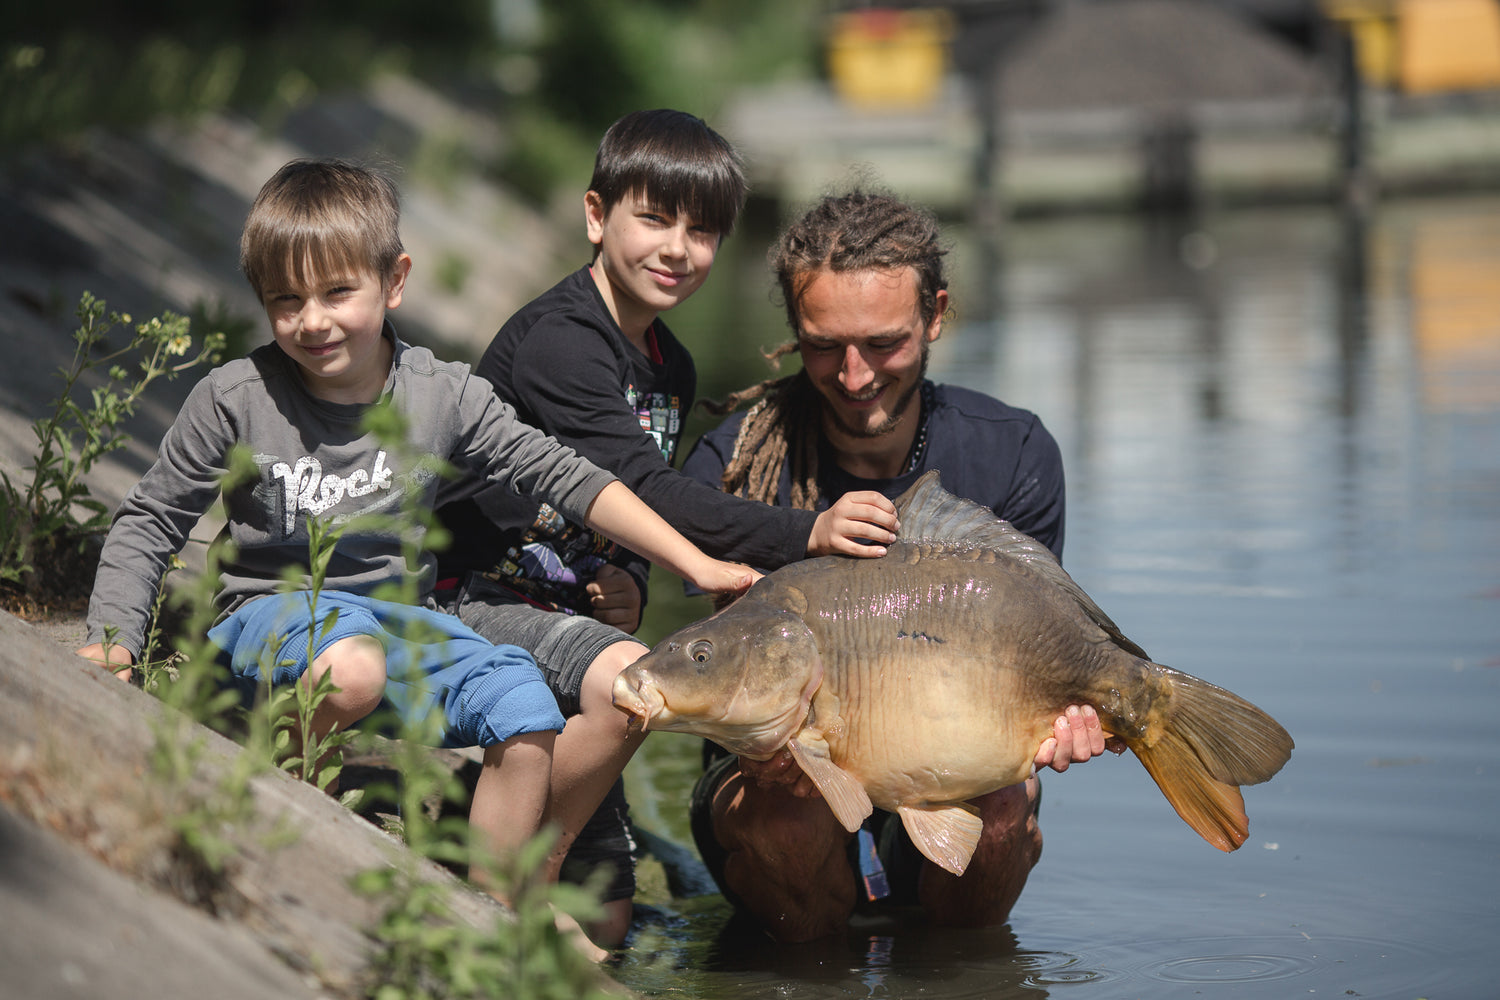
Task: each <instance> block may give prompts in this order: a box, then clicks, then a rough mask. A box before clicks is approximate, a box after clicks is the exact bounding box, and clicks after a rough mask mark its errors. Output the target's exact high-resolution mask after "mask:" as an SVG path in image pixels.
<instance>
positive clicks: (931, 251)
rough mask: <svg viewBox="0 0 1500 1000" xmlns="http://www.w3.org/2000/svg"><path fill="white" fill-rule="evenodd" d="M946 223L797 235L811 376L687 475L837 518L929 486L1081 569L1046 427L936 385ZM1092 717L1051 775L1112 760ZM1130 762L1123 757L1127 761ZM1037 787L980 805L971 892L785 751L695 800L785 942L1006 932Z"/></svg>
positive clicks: (854, 224) (728, 883)
mask: <svg viewBox="0 0 1500 1000" xmlns="http://www.w3.org/2000/svg"><path fill="white" fill-rule="evenodd" d="M945 252H946V251H945V250H944V249H943V247H942V246H941V243H940V240H939V232H938V227H937V223H936V221H935V220H934V219H933V217H932V216H931V215H930V214H929V213H927V212H924V211H921V210H919V209H916V208H914V207H912V206H910V205H907V204H905V203H903V202H901V201H899V200H897V199H895V198H892V197H889V196H886V195H882V194H872V193H866V192H859V191H856V192H853V193H850V194H846V195H843V196H838V197H833V196H830V197H827V198H824V199H823V200H822V201H821V202H819V203H818V204H817V205H815V206H814V207H813V208H812V209H811V210H810V211H809V212H807V214H806V215H804V216H803V217H802V218H801V219H800V220H799V221H797V222H796V223H794V224H793V225H792V226H791V227H790V228H788V229H787V230H786V231H785V232H784V233H783V234H782V237H781V239H780V240H779V241H778V243H777V245H776V246H775V247H774V248H773V249H772V251H771V255H770V262H771V266H772V268H773V270H774V271H775V272H776V276H777V280H778V282H779V285H780V291H781V294H782V296H783V298H784V300H785V305H786V314H787V322H788V324H789V325H790V326H791V329H792V332H793V333H794V334H795V336H796V339H795V340H794V341H792V342H791V343H789V344H787V345H784V346H783V347H782V348H779V349H778V350H777V351H776V352H774V353H773V361H774V360H775V359H776V358H779V357H780V356H782V355H785V354H789V353H791V352H793V351H796V352H798V353H800V354H801V356H802V370H801V371H800V372H798V373H797V374H795V375H790V376H786V377H783V378H778V379H773V380H770V381H767V382H763V383H761V384H759V385H756V386H752V387H751V388H750V389H747V390H745V391H743V392H740V393H737V394H735V395H734V396H731V397H730V400H729V401H728V402H727V404H726V407H725V408H726V409H732V408H733V407H735V406H737V405H739V404H741V403H744V402H747V401H750V400H756V402H755V404H754V405H753V406H752V407H751V408H750V409H749V411H748V412H745V413H737V414H733V415H731V416H730V417H729V418H728V419H727V420H726V421H725V422H724V423H723V424H722V425H721V426H720V427H718V428H716V429H715V430H713V431H711V432H709V433H708V434H706V435H705V436H704V437H703V438H702V439H701V440H700V441H699V443H698V445H697V447H696V448H695V450H694V451H693V453H692V454H691V455H690V456H689V457H688V459H687V461H686V463H684V466H683V471H684V472H685V473H686V474H688V475H690V476H692V477H694V478H696V479H699V480H701V481H703V482H706V483H710V484H713V485H717V486H719V487H720V488H721V489H723V490H725V491H726V492H728V493H733V494H737V495H739V496H744V497H749V498H751V499H756V500H761V501H764V502H766V503H770V504H775V505H778V506H783V507H800V508H804V509H807V510H819V509H822V508H824V507H826V506H827V505H828V502H829V498H830V497H835V498H836V497H839V496H840V495H842V494H844V493H847V492H849V491H851V490H873V491H876V492H879V493H882V494H884V495H885V496H887V497H890V498H894V497H896V496H899V495H900V494H901V492H902V491H904V490H905V489H906V488H907V487H908V486H910V485H911V484H912V483H914V482H915V481H916V480H917V479H918V478H919V477H920V476H921V475H922V474H923V473H924V472H926V471H928V470H929V469H940V470H941V473H942V480H943V486H944V488H946V489H947V490H949V491H950V492H952V493H955V494H958V495H959V496H964V497H968V498H969V499H971V500H974V501H976V502H979V503H982V504H984V505H986V506H988V507H990V508H992V509H993V510H994V512H995V513H996V515H997V516H999V517H1001V518H1003V519H1005V520H1007V521H1009V522H1010V523H1011V524H1013V525H1015V526H1016V527H1017V528H1018V529H1020V530H1021V531H1024V532H1026V533H1027V534H1029V535H1031V536H1033V537H1034V538H1036V539H1037V540H1038V541H1040V542H1041V543H1042V544H1044V545H1046V546H1047V547H1048V548H1049V549H1051V550H1052V552H1053V553H1054V554H1056V555H1058V557H1059V558H1061V555H1062V541H1063V470H1062V457H1061V454H1060V453H1059V451H1058V447H1057V443H1056V442H1055V441H1054V440H1053V438H1052V435H1051V434H1049V433H1048V432H1047V429H1046V428H1045V427H1043V426H1042V423H1041V421H1040V420H1039V419H1037V417H1036V415H1035V414H1032V413H1029V412H1027V411H1025V410H1021V409H1017V408H1015V407H1013V406H1008V405H1006V404H1005V403H1002V402H1000V401H999V400H997V399H992V398H990V397H988V396H985V395H983V394H981V393H977V392H972V391H969V390H967V389H962V388H959V387H956V386H948V385H937V384H934V383H933V382H931V381H928V380H927V378H926V371H927V356H928V351H929V349H930V346H931V344H932V343H933V341H935V340H937V339H938V336H939V334H940V333H941V331H942V323H943V317H944V315H945V314H946V312H947V310H948V289H947V280H946V278H945V277H944V274H943V256H944V253H945ZM1105 745H1106V739H1105V737H1104V734H1103V732H1102V730H1101V729H1100V725H1099V719H1098V716H1097V715H1096V714H1095V713H1094V710H1093V708H1092V707H1089V706H1071V707H1069V708H1068V709H1067V711H1066V712H1065V714H1064V715H1062V716H1060V717H1059V718H1058V719H1057V720H1056V722H1055V724H1054V727H1053V736H1052V737H1051V738H1049V739H1048V740H1047V741H1045V742H1044V743H1043V744H1042V746H1041V747H1040V748H1039V750H1038V752H1037V756H1036V763H1037V765H1038V766H1039V767H1046V766H1051V767H1052V768H1053V769H1054V770H1058V771H1063V770H1066V769H1067V767H1068V765H1069V764H1070V763H1073V762H1081V761H1086V760H1089V759H1090V758H1092V757H1093V756H1095V755H1097V754H1099V753H1101V752H1103V750H1104V749H1105ZM1111 749H1114V747H1113V746H1111ZM1040 796H1041V786H1040V784H1039V783H1038V781H1037V779H1036V776H1035V775H1033V776H1032V777H1031V779H1030V780H1028V781H1026V782H1025V783H1024V784H1021V785H1016V786H1012V787H1010V788H1004V789H1000V790H999V791H996V792H992V793H990V794H988V795H985V796H983V797H981V798H980V799H977V800H975V805H977V806H978V807H979V809H980V815H981V817H982V818H983V820H984V832H983V834H982V836H981V839H980V844H979V848H978V850H977V851H976V852H975V854H974V858H973V860H972V861H971V862H970V864H969V868H968V871H967V874H966V875H965V876H964V877H963V878H962V879H959V878H956V877H955V876H953V875H950V874H948V873H947V872H944V871H942V870H941V869H940V868H938V867H937V866H936V865H934V864H932V863H931V862H930V861H928V860H926V859H925V858H924V857H922V856H921V854H920V853H918V852H917V849H916V847H915V846H914V845H913V844H912V843H911V841H910V840H909V839H908V838H907V837H906V834H905V831H904V829H903V828H902V824H901V822H900V820H899V819H898V818H896V817H894V816H893V814H891V813H886V812H882V811H877V812H876V813H875V815H874V816H872V817H871V818H870V819H869V820H867V821H866V824H865V826H864V828H862V829H861V830H860V831H859V833H858V835H851V834H849V833H847V832H846V831H845V830H844V829H843V827H842V826H841V825H840V824H839V822H838V821H837V820H836V819H835V818H834V816H833V813H832V812H831V811H830V810H829V809H828V808H827V806H825V805H824V804H823V803H822V802H821V801H820V800H819V797H818V792H817V790H816V787H815V786H814V785H813V784H812V782H811V781H810V780H809V779H808V778H807V777H806V776H805V775H803V774H802V773H801V771H800V769H798V768H797V766H796V765H795V763H793V762H792V760H791V757H790V754H788V753H786V752H785V751H783V752H782V753H781V754H778V755H777V756H775V757H773V758H772V759H771V760H770V761H767V762H764V763H759V762H755V761H751V760H748V759H743V758H735V757H732V756H720V757H718V758H717V759H716V760H713V761H712V762H711V763H710V764H709V766H708V767H707V768H706V770H705V771H704V774H703V776H702V777H701V778H700V779H699V782H698V785H697V787H696V788H695V789H694V793H693V801H692V806H691V811H692V826H693V836H694V839H695V840H696V841H697V844H698V848H699V852H700V853H701V854H702V856H703V858H704V861H705V862H706V863H707V865H708V867H709V870H710V872H711V873H712V874H713V876H714V878H715V880H716V881H717V883H718V885H719V887H720V889H721V890H723V892H724V895H725V897H726V898H728V899H729V900H730V902H732V903H733V904H734V905H735V906H736V907H739V908H740V909H742V910H745V911H748V912H749V913H750V914H752V915H753V916H754V917H756V918H757V919H758V920H759V921H760V923H761V924H762V925H763V926H764V927H765V928H766V930H767V931H768V932H769V933H770V934H771V935H772V936H773V937H775V938H777V939H778V940H782V941H805V940H812V939H814V938H817V937H822V936H824V935H827V934H831V933H836V932H838V931H841V930H842V929H843V928H844V926H845V925H846V923H847V921H848V919H849V916H850V915H851V914H852V913H853V912H854V910H855V908H856V906H869V905H873V904H875V903H876V902H877V901H881V902H885V903H894V904H920V905H921V906H922V907H923V908H924V910H925V911H926V913H927V915H928V917H929V919H930V920H932V921H933V922H935V923H940V924H947V925H955V926H985V925H993V924H999V923H1003V922H1004V921H1005V919H1006V918H1007V916H1008V915H1009V913H1010V909H1011V906H1012V905H1013V904H1014V903H1015V900H1016V898H1017V897H1018V896H1019V895H1020V892H1021V889H1022V887H1023V886H1024V885H1025V882H1026V878H1027V875H1028V874H1029V873H1030V871H1031V868H1032V867H1033V866H1034V865H1035V864H1036V861H1037V858H1038V857H1039V856H1040V854H1041V832H1040V830H1039V829H1038V827H1037V822H1036V811H1037V806H1038V804H1039V803H1040Z"/></svg>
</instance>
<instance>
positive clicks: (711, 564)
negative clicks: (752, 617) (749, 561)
mask: <svg viewBox="0 0 1500 1000" xmlns="http://www.w3.org/2000/svg"><path fill="white" fill-rule="evenodd" d="M764 575H765V574H764V573H762V572H760V570H757V569H754V568H752V567H750V566H746V565H745V564H744V563H737V562H724V561H723V560H722V559H710V560H709V561H708V565H707V567H706V568H705V569H703V570H701V571H699V572H697V573H695V574H694V575H693V579H692V580H691V581H689V582H691V583H692V584H693V585H694V586H695V587H697V588H698V589H699V590H701V591H703V592H704V593H705V594H723V595H725V596H728V597H739V596H740V595H741V594H743V593H744V592H745V591H747V590H749V589H750V587H751V585H752V584H754V583H755V581H756V580H759V579H760V578H761V577H762V576H764Z"/></svg>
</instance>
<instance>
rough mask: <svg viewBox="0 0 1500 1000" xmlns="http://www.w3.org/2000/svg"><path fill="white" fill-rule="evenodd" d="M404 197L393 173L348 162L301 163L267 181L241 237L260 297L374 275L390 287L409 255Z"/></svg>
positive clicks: (248, 273) (243, 257)
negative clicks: (400, 262) (405, 254)
mask: <svg viewBox="0 0 1500 1000" xmlns="http://www.w3.org/2000/svg"><path fill="white" fill-rule="evenodd" d="M400 223H401V196H400V194H399V193H398V192H397V190H396V185H395V184H394V183H393V182H392V181H391V180H390V179H389V178H388V177H386V176H385V175H383V174H381V173H379V172H378V171H375V170H372V169H370V168H368V167H362V166H358V165H356V164H353V163H347V162H345V161H342V160H293V161H292V162H290V163H288V164H287V165H286V166H284V167H282V168H281V169H280V170H278V171H276V174H275V176H273V177H272V178H271V179H270V180H268V181H266V183H265V184H264V186H262V187H261V189H260V193H259V194H258V195H256V196H255V203H254V204H253V205H251V206H250V214H249V216H247V217H246V219H245V229H244V232H243V233H242V234H241V235H240V270H241V271H243V272H244V274H245V277H246V278H247V279H248V280H249V282H250V287H251V288H253V289H254V290H255V294H256V295H257V296H260V297H264V295H265V294H266V292H267V291H277V290H282V289H286V288H291V287H305V286H307V285H308V284H310V283H311V282H312V280H314V279H326V278H330V277H334V276H338V275H344V274H353V273H355V272H358V271H367V272H369V273H372V274H375V275H377V276H379V277H380V279H381V280H382V281H384V280H386V279H387V278H389V277H390V275H391V274H392V273H393V272H394V271H395V269H396V262H397V260H398V259H399V258H400V256H401V254H402V252H403V251H402V246H401V234H400Z"/></svg>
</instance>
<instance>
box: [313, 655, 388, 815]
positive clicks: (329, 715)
mask: <svg viewBox="0 0 1500 1000" xmlns="http://www.w3.org/2000/svg"><path fill="white" fill-rule="evenodd" d="M324 674H328V675H330V676H331V677H332V678H333V684H334V687H335V688H337V690H335V691H331V692H329V694H328V696H327V697H326V698H324V699H323V701H322V702H321V703H320V704H319V705H318V707H317V708H316V709H314V710H313V717H312V731H313V735H314V736H315V737H316V738H318V739H322V738H323V737H324V736H327V735H328V734H329V733H332V732H336V731H339V730H344V729H348V728H349V727H350V726H352V725H354V724H355V723H356V722H358V721H359V720H361V719H363V718H365V717H366V716H367V715H369V714H370V713H371V712H373V711H375V709H376V708H377V707H378V706H379V705H380V699H381V697H382V696H383V695H384V694H385V647H384V646H382V645H381V644H380V640H379V639H376V638H375V637H374V636H369V635H351V636H349V637H348V638H344V639H340V640H338V641H337V642H335V643H333V644H332V645H330V646H329V647H328V648H327V649H325V650H324V651H323V652H322V654H321V655H319V656H318V657H316V658H315V659H314V660H313V661H312V664H311V665H310V666H309V667H308V670H307V672H306V673H304V674H303V675H302V681H301V683H302V684H304V685H306V686H307V687H308V688H309V689H311V688H314V687H316V686H317V685H318V682H319V681H320V680H322V678H323V675H324ZM292 732H293V739H294V740H295V739H299V738H300V734H298V733H297V731H296V726H295V725H294V726H293V730H292ZM327 756H332V755H331V754H330V755H326V756H325V758H324V759H321V760H319V761H318V763H317V768H316V770H315V771H314V779H315V780H316V776H317V772H319V771H322V769H323V765H324V764H325V763H326V758H327ZM324 790H325V791H326V792H327V793H328V794H329V795H333V796H337V795H338V791H339V783H338V780H337V779H335V780H333V781H331V782H329V783H328V785H327V787H326V788H325V789H324Z"/></svg>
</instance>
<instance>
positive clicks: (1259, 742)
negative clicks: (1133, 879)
mask: <svg viewBox="0 0 1500 1000" xmlns="http://www.w3.org/2000/svg"><path fill="white" fill-rule="evenodd" d="M1159 669H1160V670H1162V671H1164V676H1165V679H1166V680H1167V681H1168V682H1169V683H1170V687H1171V706H1170V709H1169V710H1168V713H1167V715H1166V717H1165V719H1164V721H1163V722H1162V723H1161V725H1160V731H1159V732H1158V733H1157V734H1156V738H1155V739H1154V740H1149V743H1150V745H1144V744H1146V743H1147V742H1148V740H1147V739H1142V740H1140V741H1139V742H1138V741H1135V740H1131V741H1129V742H1130V744H1131V747H1130V748H1131V750H1133V751H1134V752H1135V755H1136V756H1137V757H1139V758H1140V760H1141V763H1142V764H1144V765H1145V767H1146V771H1147V772H1148V773H1149V774H1150V775H1151V778H1152V780H1154V781H1155V782H1156V785H1157V787H1158V788H1160V789H1161V791H1162V794H1163V795H1165V796H1166V797H1167V801H1168V802H1170V803H1172V808H1173V809H1176V810H1177V815H1179V816H1181V817H1182V818H1183V820H1184V821H1185V822H1186V823H1187V824H1188V826H1191V827H1192V828H1193V829H1194V830H1196V831H1197V832H1198V835H1199V836H1201V837H1202V838H1203V839H1204V840H1206V841H1208V842H1209V843H1210V844H1213V845H1214V846H1215V847H1217V848H1218V849H1219V850H1221V851H1232V850H1234V849H1235V848H1237V847H1239V846H1240V845H1241V844H1243V843H1244V842H1245V838H1246V837H1248V836H1249V834H1250V821H1249V819H1248V818H1247V817H1246V815H1245V800H1244V796H1242V795H1241V794H1240V790H1239V786H1240V785H1254V784H1258V783H1260V782H1262V781H1266V780H1269V779H1270V778H1271V776H1272V775H1274V774H1275V773H1276V772H1277V771H1279V770H1281V768H1282V765H1284V764H1285V763H1286V762H1287V760H1288V759H1289V758H1290V757H1291V754H1292V749H1293V743H1292V737H1291V736H1290V734H1288V733H1287V731H1286V730H1285V729H1283V728H1282V727H1281V726H1280V725H1279V724H1278V723H1277V722H1276V720H1275V719H1273V718H1271V717H1270V716H1269V715H1267V714H1266V713H1265V712H1263V711H1261V710H1260V709H1259V708H1256V707H1255V706H1254V705H1252V704H1250V703H1249V702H1248V701H1246V700H1245V699H1243V698H1241V697H1239V696H1238V695H1236V694H1233V693H1232V692H1229V691H1226V690H1224V689H1223V688H1221V687H1218V686H1216V685H1214V684H1210V683H1209V682H1208V681H1205V680H1201V679H1199V678H1197V677H1194V676H1192V675H1191V674H1185V673H1182V672H1181V671H1177V670H1173V669H1171V668H1170V667H1159Z"/></svg>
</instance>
